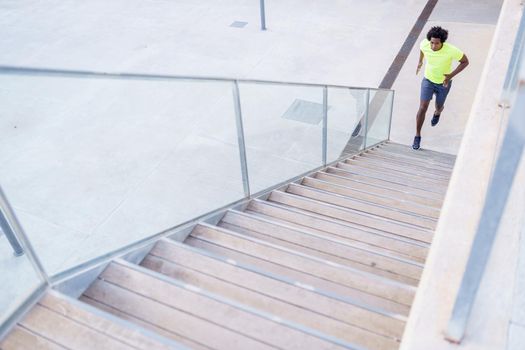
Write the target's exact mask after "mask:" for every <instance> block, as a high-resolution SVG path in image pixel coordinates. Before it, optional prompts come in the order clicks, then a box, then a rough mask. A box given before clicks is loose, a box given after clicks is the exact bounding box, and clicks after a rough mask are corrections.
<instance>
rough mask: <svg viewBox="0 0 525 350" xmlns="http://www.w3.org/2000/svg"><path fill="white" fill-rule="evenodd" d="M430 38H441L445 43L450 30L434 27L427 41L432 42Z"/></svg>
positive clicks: (428, 34)
mask: <svg viewBox="0 0 525 350" xmlns="http://www.w3.org/2000/svg"><path fill="white" fill-rule="evenodd" d="M430 38H439V39H440V40H441V42H442V43H444V42H445V41H447V38H448V30H445V29H443V28H441V27H432V28H430V30H429V31H428V33H427V40H428V41H430Z"/></svg>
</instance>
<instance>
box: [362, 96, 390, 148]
mask: <svg viewBox="0 0 525 350" xmlns="http://www.w3.org/2000/svg"><path fill="white" fill-rule="evenodd" d="M393 98H394V92H393V91H391V90H371V91H370V102H369V105H368V121H367V123H366V125H367V131H366V147H372V146H374V145H376V144H378V143H380V142H383V141H386V140H388V138H389V135H390V123H391V118H392V103H393Z"/></svg>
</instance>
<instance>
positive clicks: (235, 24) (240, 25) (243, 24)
mask: <svg viewBox="0 0 525 350" xmlns="http://www.w3.org/2000/svg"><path fill="white" fill-rule="evenodd" d="M247 24H248V22H240V21H235V22H233V23H232V24H230V27H234V28H244V27H246V25H247Z"/></svg>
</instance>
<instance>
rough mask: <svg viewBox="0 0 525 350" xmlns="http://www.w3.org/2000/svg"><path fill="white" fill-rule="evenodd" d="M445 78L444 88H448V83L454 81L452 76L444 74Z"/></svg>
mask: <svg viewBox="0 0 525 350" xmlns="http://www.w3.org/2000/svg"><path fill="white" fill-rule="evenodd" d="M443 75H444V76H445V80H443V86H444V87H447V86H448V83H449V82H450V80H451V79H452V74H443Z"/></svg>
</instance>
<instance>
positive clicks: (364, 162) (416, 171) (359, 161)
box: [343, 156, 450, 184]
mask: <svg viewBox="0 0 525 350" xmlns="http://www.w3.org/2000/svg"><path fill="white" fill-rule="evenodd" d="M343 162H344V163H346V164H350V165H352V164H354V165H357V166H360V167H361V168H367V169H372V170H376V171H388V172H391V173H394V174H397V175H399V176H406V177H411V178H416V179H420V178H424V179H425V180H427V181H434V182H437V183H447V184H448V183H449V181H450V175H448V176H447V175H444V174H437V173H433V172H429V171H424V170H422V169H421V168H417V167H411V168H410V169H407V168H400V167H396V166H394V165H393V164H392V163H386V162H378V161H375V160H373V159H371V158H370V157H363V156H355V157H354V158H347V159H345V160H343Z"/></svg>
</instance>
